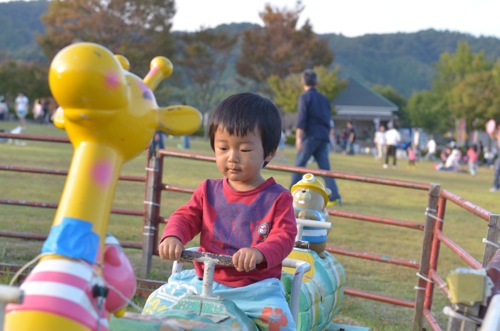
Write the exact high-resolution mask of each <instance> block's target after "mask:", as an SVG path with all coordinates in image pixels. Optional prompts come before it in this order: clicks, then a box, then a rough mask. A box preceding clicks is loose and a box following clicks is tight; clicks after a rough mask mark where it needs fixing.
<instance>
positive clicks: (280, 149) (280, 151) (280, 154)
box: [277, 131, 286, 162]
mask: <svg viewBox="0 0 500 331" xmlns="http://www.w3.org/2000/svg"><path fill="white" fill-rule="evenodd" d="M285 143H286V135H285V131H281V137H280V143H279V145H278V155H277V157H278V159H279V160H280V162H286V158H285Z"/></svg>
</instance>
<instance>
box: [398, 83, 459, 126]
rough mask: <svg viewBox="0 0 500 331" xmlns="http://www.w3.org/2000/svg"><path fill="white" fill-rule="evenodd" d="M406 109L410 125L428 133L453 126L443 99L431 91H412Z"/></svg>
mask: <svg viewBox="0 0 500 331" xmlns="http://www.w3.org/2000/svg"><path fill="white" fill-rule="evenodd" d="M406 110H407V114H408V119H409V120H410V125H411V126H412V127H417V128H422V129H424V130H425V131H427V132H429V133H445V132H446V131H448V130H450V129H452V128H454V124H455V122H454V120H453V118H452V116H451V114H450V112H449V111H448V108H447V107H446V106H445V101H444V99H443V98H442V97H441V96H440V95H438V94H436V93H434V92H433V91H422V92H418V93H413V94H412V96H411V97H410V99H409V100H408V104H407V108H406Z"/></svg>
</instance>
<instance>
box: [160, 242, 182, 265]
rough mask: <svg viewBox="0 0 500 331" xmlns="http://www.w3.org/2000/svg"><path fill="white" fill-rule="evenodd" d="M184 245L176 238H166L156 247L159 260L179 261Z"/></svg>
mask: <svg viewBox="0 0 500 331" xmlns="http://www.w3.org/2000/svg"><path fill="white" fill-rule="evenodd" d="M183 249H184V245H183V244H182V243H181V241H180V240H179V238H177V237H167V238H165V240H163V241H162V242H161V243H160V246H159V247H158V250H159V253H160V258H161V259H162V260H174V261H179V259H180V258H181V253H182V250H183Z"/></svg>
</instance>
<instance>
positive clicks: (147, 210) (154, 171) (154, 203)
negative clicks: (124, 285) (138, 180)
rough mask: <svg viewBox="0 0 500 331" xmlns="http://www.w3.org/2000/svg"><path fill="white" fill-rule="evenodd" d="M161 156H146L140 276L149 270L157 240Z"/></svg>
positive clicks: (161, 170) (144, 275)
mask: <svg viewBox="0 0 500 331" xmlns="http://www.w3.org/2000/svg"><path fill="white" fill-rule="evenodd" d="M162 163H163V162H162V157H161V156H160V157H158V156H156V155H152V156H151V157H148V163H147V168H146V191H145V193H144V221H143V230H142V268H141V276H142V277H147V276H148V275H149V271H150V270H151V260H152V256H153V252H154V246H155V245H156V243H157V241H158V218H159V216H160V202H161V188H160V185H161V181H162V174H163V169H162Z"/></svg>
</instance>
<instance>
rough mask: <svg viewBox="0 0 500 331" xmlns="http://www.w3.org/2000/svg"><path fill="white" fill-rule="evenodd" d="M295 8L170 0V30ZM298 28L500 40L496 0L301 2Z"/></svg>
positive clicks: (277, 2) (261, 1)
mask: <svg viewBox="0 0 500 331" xmlns="http://www.w3.org/2000/svg"><path fill="white" fill-rule="evenodd" d="M267 3H269V4H271V6H272V7H275V8H279V9H283V8H288V9H293V8H295V4H296V1H295V0H176V7H177V13H176V15H175V17H174V20H173V30H174V31H188V32H192V31H196V30H199V29H200V27H202V26H203V27H205V28H212V27H216V26H217V25H219V24H223V23H233V22H251V23H257V24H259V25H262V24H263V23H262V20H261V19H260V17H259V12H261V11H263V10H264V7H265V5H266V4H267ZM302 5H303V6H304V7H305V9H304V10H303V11H302V13H301V14H300V20H299V24H298V25H299V27H300V26H302V25H303V23H304V21H305V20H306V19H309V21H310V23H311V25H312V27H313V31H314V32H316V33H319V34H323V33H337V34H343V35H344V36H347V37H357V36H361V35H364V34H370V33H375V34H381V33H397V32H406V33H410V32H417V31H421V30H426V29H431V28H432V29H435V30H440V31H443V30H449V31H457V32H463V33H469V34H472V35H474V36H476V37H479V36H487V37H497V38H500V19H499V17H500V0H302Z"/></svg>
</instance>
